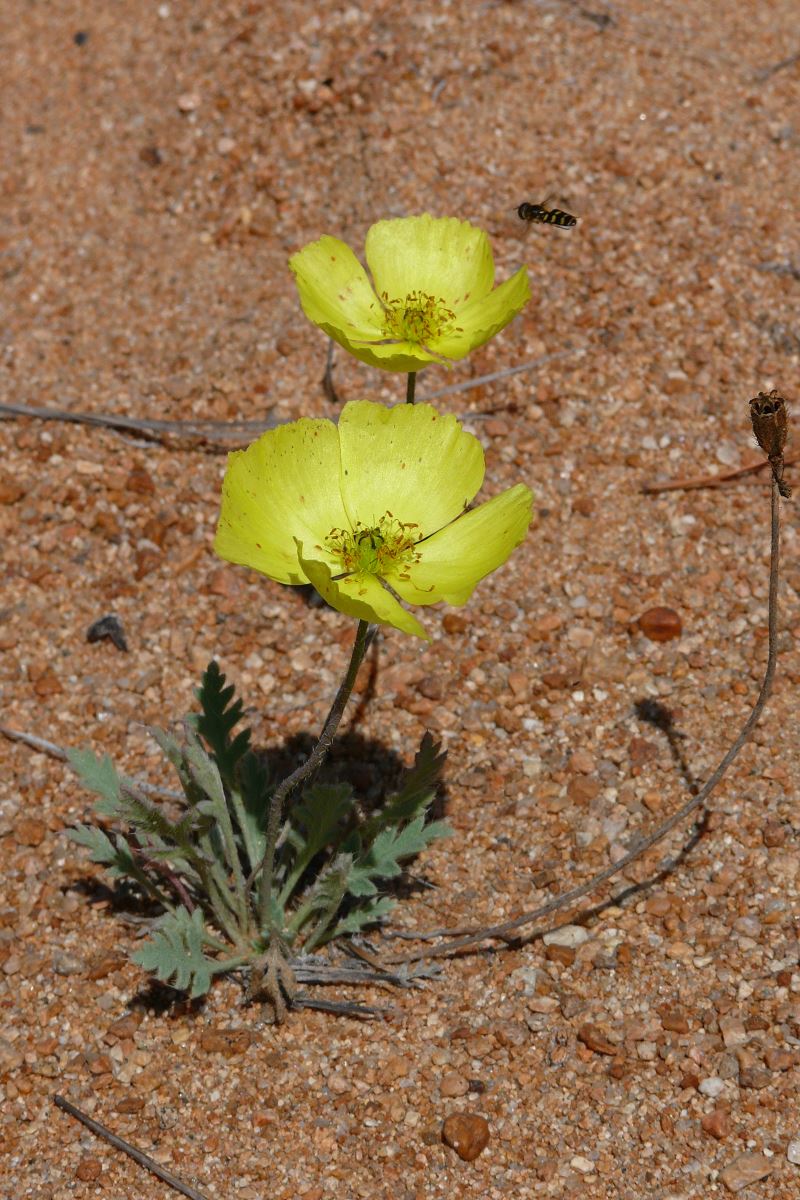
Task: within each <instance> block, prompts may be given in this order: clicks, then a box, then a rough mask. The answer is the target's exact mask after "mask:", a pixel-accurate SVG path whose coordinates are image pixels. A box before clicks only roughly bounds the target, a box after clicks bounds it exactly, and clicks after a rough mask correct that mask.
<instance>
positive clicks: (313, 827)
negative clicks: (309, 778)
mask: <svg viewBox="0 0 800 1200" xmlns="http://www.w3.org/2000/svg"><path fill="white" fill-rule="evenodd" d="M352 809H353V789H352V788H351V787H350V785H349V784H347V783H328V784H319V783H318V784H315V785H314V786H313V787H310V788H307V789H306V790H305V791H304V792H303V796H302V799H301V800H300V803H299V804H295V805H293V806H292V807H291V809H290V811H289V816H288V818H287V821H288V827H289V828H288V834H287V841H288V842H289V844H290V845H291V846H292V847H294V849H295V850H296V851H297V853H298V856H301V857H302V858H304V859H305V860H306V861H307V862H310V861H311V859H312V858H313V857H314V855H315V854H318V853H319V852H320V850H322V849H324V847H325V846H327V845H328V843H329V842H330V841H331V840H332V838H333V835H334V832H335V830H336V827H337V826H338V825H339V824H340V823H341V821H342V820H343V819H344V818H345V817H347V816H349V815H350V813H351V811H352Z"/></svg>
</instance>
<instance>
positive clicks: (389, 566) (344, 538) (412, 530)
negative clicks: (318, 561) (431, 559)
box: [325, 512, 423, 578]
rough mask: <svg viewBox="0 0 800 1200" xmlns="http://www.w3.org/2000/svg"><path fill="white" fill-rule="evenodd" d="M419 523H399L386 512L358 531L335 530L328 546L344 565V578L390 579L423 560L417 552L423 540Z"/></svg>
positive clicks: (329, 538) (330, 536)
mask: <svg viewBox="0 0 800 1200" xmlns="http://www.w3.org/2000/svg"><path fill="white" fill-rule="evenodd" d="M422 536H423V534H422V530H421V528H420V527H419V525H417V524H416V523H415V522H413V521H411V522H406V523H403V522H402V521H398V520H397V518H396V517H394V516H392V514H391V513H390V512H386V513H384V515H383V516H382V517H381V519H380V520H379V521H378V522H377V524H375V525H362V524H358V525H356V527H355V529H352V530H351V529H332V530H331V532H330V533H329V534H328V536H327V537H326V539H325V546H326V548H327V549H328V550H329V551H330V553H331V554H332V555H334V557H335V558H338V559H339V561H340V563H341V567H342V570H341V573H342V574H343V575H376V576H380V577H381V578H386V577H389V576H392V575H398V574H404V572H405V571H406V570H407V568H408V567H410V566H412V565H413V564H414V563H415V562H418V561H419V554H418V552H417V551H416V550H415V549H414V547H415V546H416V544H417V542H419V541H420V540H421V538H422Z"/></svg>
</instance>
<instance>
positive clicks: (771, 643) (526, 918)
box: [384, 479, 780, 963]
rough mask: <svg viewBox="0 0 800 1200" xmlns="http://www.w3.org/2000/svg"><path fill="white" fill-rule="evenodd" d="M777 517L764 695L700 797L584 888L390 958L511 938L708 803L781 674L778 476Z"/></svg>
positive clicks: (434, 954)
mask: <svg viewBox="0 0 800 1200" xmlns="http://www.w3.org/2000/svg"><path fill="white" fill-rule="evenodd" d="M771 516H772V525H771V539H770V565H769V606H768V618H767V621H768V629H769V638H768V651H767V666H766V670H765V672H764V681H763V683H762V684H761V689H760V691H759V693H758V698H757V699H756V702H755V704H754V705H753V709H752V711H751V713H750V716H749V717H748V718H747V720H746V721H745V723H744V725H743V726H742V729H741V731H740V733H739V736H738V737H737V738H736V741H735V742H734V743H733V745H732V746H731V748H730V750H728V752H727V754H726V755H725V757H724V758H723V759H722V761H721V763H720V764H719V766H718V767H717V769H716V771H714V773H713V775H712V776H711V778H710V779H709V780H708V782H707V783H706V784H705V786H704V787H703V788H701V790H700V791H699V792H698V793H697V795H696V796H692V798H691V799H690V800H687V802H686V803H685V804H684V805H683V806H682V807H681V808H679V809H678V811H677V812H675V813H673V814H672V816H671V817H668V818H667V820H666V821H664V822H663V823H662V824H661V825H659V826H658V827H657V828H656V829H654V830H653V832H652V833H649V834H648V835H647V836H646V837H644V838H642V839H641V841H639V842H637V844H636V845H635V846H634V847H633V849H632V850H629V851H628V853H627V854H626V855H624V857H623V858H621V859H619V860H618V862H615V863H612V864H611V866H610V867H606V869H605V870H604V871H600V873H599V874H598V875H594V876H593V877H592V878H591V879H590V880H588V882H587V883H582V884H579V886H578V887H574V888H571V889H570V890H569V891H568V892H563V893H562V894H561V895H560V896H556V897H554V899H552V900H550V901H549V902H548V903H547V904H543V905H542V906H541V908H535V909H533V910H531V911H530V912H526V913H523V914H522V916H520V917H515V918H513V919H512V920H511V921H504V922H503V923H502V924H501V925H489V926H486V927H485V928H484V929H475V930H472V931H471V932H470V933H469V934H468V935H467V936H465V937H459V938H456V939H455V940H453V941H449V942H446V943H445V944H444V945H443V946H435V947H431V948H427V949H422V950H415V951H413V952H412V953H411V954H390V955H387V956H386V957H385V958H384V962H386V963H403V962H416V961H417V960H418V959H421V958H440V957H442V956H443V955H449V954H455V953H456V952H457V951H459V950H467V949H470V948H471V947H473V946H478V945H480V944H481V943H482V942H485V941H486V940H487V939H488V938H501V939H503V940H506V941H507V940H509V939H508V935H509V934H510V933H512V932H513V931H514V930H516V929H520V928H522V926H523V925H530V924H531V922H533V921H539V920H540V919H541V918H542V917H549V916H551V915H552V914H553V913H555V912H558V911H560V910H561V909H562V908H566V907H567V906H568V905H571V904H573V903H574V902H575V901H576V900H582V899H583V897H584V896H588V895H589V894H590V892H593V891H594V890H595V889H596V888H597V887H599V885H600V884H601V883H605V881H606V880H607V879H612V878H613V877H614V876H615V875H619V873H620V872H621V871H624V870H625V868H626V867H629V866H630V865H631V863H633V862H635V861H636V859H638V858H641V856H642V855H643V854H644V853H645V852H646V851H647V850H649V849H650V848H651V846H655V844H656V843H657V842H660V841H661V839H662V838H664V837H666V835H667V834H668V833H670V832H671V830H673V829H674V828H675V826H676V825H679V824H680V823H681V822H682V821H684V820H685V819H686V818H687V817H688V816H689V815H690V814H691V813H693V812H694V811H695V810H696V809H698V808H699V807H700V806H701V804H704V803H705V801H706V800H707V799H708V797H709V796H710V795H711V793H712V792H713V790H714V788H715V787H716V786H717V784H718V783H719V781H720V780H721V779H722V777H723V775H724V774H725V772H726V771H727V769H728V767H729V766H730V765H731V763H732V762H733V760H734V759H735V758H736V756H737V754H738V753H739V751H740V750H741V748H742V746H743V745H744V744H745V742H746V741H747V739H748V737H749V736H750V734H751V733H752V731H753V728H754V727H755V725H756V722H757V721H758V719H759V717H760V716H761V713H762V712H763V711H764V705H765V704H766V703H767V700H768V698H769V694H770V691H771V690H772V681H773V679H774V677H775V664H776V662H777V657H778V577H779V569H780V508H779V503H778V483H777V481H776V480H775V479H773V481H772V493H771Z"/></svg>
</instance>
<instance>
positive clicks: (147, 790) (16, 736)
mask: <svg viewBox="0 0 800 1200" xmlns="http://www.w3.org/2000/svg"><path fill="white" fill-rule="evenodd" d="M0 734H2V735H3V737H7V738H8V739H9V741H11V742H22V744H23V745H24V746H30V748H31V750H40V751H41V753H42V754H49V755H50V757H51V758H57V759H58V760H59V762H69V755H68V754H67V752H66V750H65V749H64V748H63V746H57V745H56V743H55V742H48V741H47V739H46V738H40V737H37V736H36V734H34V733H23V731H22V730H21V729H12V728H11V727H10V725H0ZM127 782H129V783H132V784H133V785H134V786H135V787H136V788H138V790H139V791H140V792H144V794H145V795H146V796H162V797H163V798H164V799H165V800H185V799H186V797H185V796H184V794H183V792H173V791H170V789H169V788H162V787H159V786H158V785H157V784H154V783H148V782H147V780H146V779H130V780H128V781H127Z"/></svg>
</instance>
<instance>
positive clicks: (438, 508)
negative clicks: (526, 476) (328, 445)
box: [339, 400, 484, 541]
mask: <svg viewBox="0 0 800 1200" xmlns="http://www.w3.org/2000/svg"><path fill="white" fill-rule="evenodd" d="M339 441H340V444H341V461H342V476H341V494H342V498H343V500H344V504H345V507H346V509H347V512H348V514H349V516H350V522H351V525H352V526H355V525H357V524H360V525H365V526H367V527H372V526H373V525H375V524H377V522H378V521H379V520H380V518H381V517H383V516H384V514H385V513H386V512H389V513H391V514H392V515H393V516H395V517H396V518H397V519H398V520H399V521H402V522H403V523H406V522H407V523H409V525H411V524H415V525H417V526H418V527H419V529H418V531H416V532H415V531H414V530H413V529H412V530H410V536H412V537H413V538H414V540H415V541H416V540H418V538H420V537H427V536H429V535H430V534H431V533H434V532H435V531H436V530H437V529H441V527H442V526H443V525H446V524H447V523H448V522H449V521H452V520H453V518H454V517H457V516H458V514H459V513H461V512H463V510H464V508H465V507H466V506H467V505H468V504H469V503H470V501H471V500H472V498H473V496H475V494H476V493H477V491H478V489H479V488H480V486H481V483H482V482H483V474H484V461H483V450H482V448H481V444H480V442H479V441H478V439H477V438H476V437H473V435H472V434H471V433H466V432H465V430H463V429H462V428H461V426H460V425H459V423H458V421H457V420H456V418H455V417H454V416H453V415H452V414H450V415H446V416H443V415H442V414H441V413H439V412H437V411H436V409H435V408H433V407H432V406H431V405H430V404H398V405H397V406H396V407H395V408H386V407H385V406H384V405H382V404H374V403H372V401H369V400H356V401H351V402H350V403H348V404H346V405H345V406H344V408H343V409H342V413H341V416H340V418H339Z"/></svg>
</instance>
